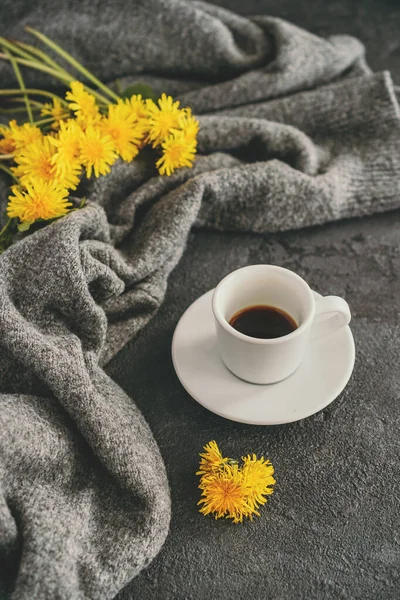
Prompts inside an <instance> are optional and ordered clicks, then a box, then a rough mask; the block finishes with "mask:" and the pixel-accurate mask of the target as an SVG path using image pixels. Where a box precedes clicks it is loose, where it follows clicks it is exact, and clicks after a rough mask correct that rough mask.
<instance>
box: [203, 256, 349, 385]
mask: <svg viewBox="0 0 400 600" xmlns="http://www.w3.org/2000/svg"><path fill="white" fill-rule="evenodd" d="M261 305H265V306H272V307H276V308H277V309H280V310H281V311H284V312H286V313H288V314H289V315H290V316H291V317H292V318H293V319H294V320H295V321H296V324H297V328H296V329H295V330H294V331H292V332H291V333H289V334H287V335H283V336H282V337H278V338H273V339H260V338H255V337H250V336H249V335H245V334H243V333H241V332H240V331H237V330H236V329H234V327H232V325H230V324H229V321H230V320H231V319H232V317H233V316H234V315H235V314H237V313H238V312H239V311H241V310H243V309H246V308H247V307H251V306H261ZM212 309H213V313H214V317H215V324H216V331H217V345H218V350H219V353H220V355H221V358H222V360H223V362H224V363H225V365H226V366H227V368H228V369H229V370H230V371H231V372H232V373H233V374H234V375H236V376H237V377H239V378H240V379H244V380H245V381H249V382H250V383H258V384H267V383H276V382H278V381H282V380H283V379H286V378H287V377H289V376H290V375H292V373H294V371H296V369H297V368H298V367H299V366H300V364H301V361H302V360H303V357H304V354H305V351H306V348H307V343H308V342H309V340H310V338H311V337H321V336H326V335H330V334H332V333H333V332H335V331H337V330H338V329H340V328H341V327H345V326H346V325H348V324H349V322H350V319H351V314H350V308H349V305H348V304H347V302H346V301H345V300H343V298H339V297H338V296H325V297H323V298H320V299H317V300H316V299H315V297H314V294H313V293H312V291H311V289H310V287H309V285H308V284H307V283H306V282H305V281H304V279H302V278H301V277H300V276H299V275H296V273H293V272H292V271H289V270H288V269H284V268H283V267H277V266H274V265H252V266H249V267H243V268H242V269H238V270H237V271H233V272H232V273H230V274H229V275H227V276H226V277H225V278H224V279H223V280H222V281H221V282H220V283H219V284H218V285H217V287H216V288H215V290H214V294H213V299H212ZM316 375H318V374H316Z"/></svg>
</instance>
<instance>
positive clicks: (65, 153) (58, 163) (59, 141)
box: [49, 119, 84, 190]
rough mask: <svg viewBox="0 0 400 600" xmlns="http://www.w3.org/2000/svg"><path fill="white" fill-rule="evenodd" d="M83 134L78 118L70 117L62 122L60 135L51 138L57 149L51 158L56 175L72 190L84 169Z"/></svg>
mask: <svg viewBox="0 0 400 600" xmlns="http://www.w3.org/2000/svg"><path fill="white" fill-rule="evenodd" d="M83 135H84V134H83V132H82V129H81V128H80V127H79V125H78V123H77V122H76V120H75V119H68V120H67V121H61V122H60V131H59V132H58V135H57V136H54V137H52V138H50V140H49V141H50V143H51V144H52V145H53V146H54V147H55V148H56V150H57V151H56V153H55V154H54V155H53V156H52V159H51V162H52V164H53V165H54V169H55V175H56V177H57V178H58V179H59V180H60V181H63V182H64V184H65V185H66V187H68V188H70V189H72V190H75V189H76V188H77V186H78V184H79V178H80V174H81V170H82V165H81V157H80V155H81V141H82V138H83Z"/></svg>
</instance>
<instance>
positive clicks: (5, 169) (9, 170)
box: [0, 163, 19, 235]
mask: <svg viewBox="0 0 400 600" xmlns="http://www.w3.org/2000/svg"><path fill="white" fill-rule="evenodd" d="M0 169H1V170H2V171H4V172H5V173H7V174H8V175H10V177H12V178H13V179H14V181H15V183H19V181H18V179H17V178H16V177H15V175H14V173H13V172H12V171H11V169H9V168H8V167H6V165H2V164H1V163H0ZM0 235H1V234H0Z"/></svg>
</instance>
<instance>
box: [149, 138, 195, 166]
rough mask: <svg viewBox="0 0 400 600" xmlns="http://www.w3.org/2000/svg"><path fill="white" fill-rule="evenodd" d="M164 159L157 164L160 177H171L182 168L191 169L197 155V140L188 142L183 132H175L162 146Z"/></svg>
mask: <svg viewBox="0 0 400 600" xmlns="http://www.w3.org/2000/svg"><path fill="white" fill-rule="evenodd" d="M162 149H163V154H162V157H161V158H160V159H159V160H158V161H157V162H156V166H157V168H158V171H159V173H160V175H171V174H172V173H173V172H174V171H175V169H179V168H180V167H191V166H192V165H193V160H194V156H195V154H196V140H193V139H192V140H188V139H186V137H185V133H184V132H183V131H178V130H174V131H173V133H172V134H171V135H170V136H169V137H168V138H167V140H166V141H165V142H164V143H163V144H162Z"/></svg>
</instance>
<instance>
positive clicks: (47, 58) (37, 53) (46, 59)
mask: <svg viewBox="0 0 400 600" xmlns="http://www.w3.org/2000/svg"><path fill="white" fill-rule="evenodd" d="M16 45H17V46H20V47H21V48H25V49H26V50H27V51H28V52H30V53H31V55H33V56H37V57H38V58H39V59H40V60H41V61H42V62H44V63H47V64H48V65H49V67H53V69H60V70H62V71H64V72H65V73H66V72H67V71H65V69H63V68H62V67H61V66H60V65H59V64H58V63H56V61H55V60H53V59H52V58H51V57H50V56H49V55H48V54H47V53H46V52H43V50H39V48H35V47H34V46H31V45H30V44H25V43H24V42H17V43H16Z"/></svg>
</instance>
